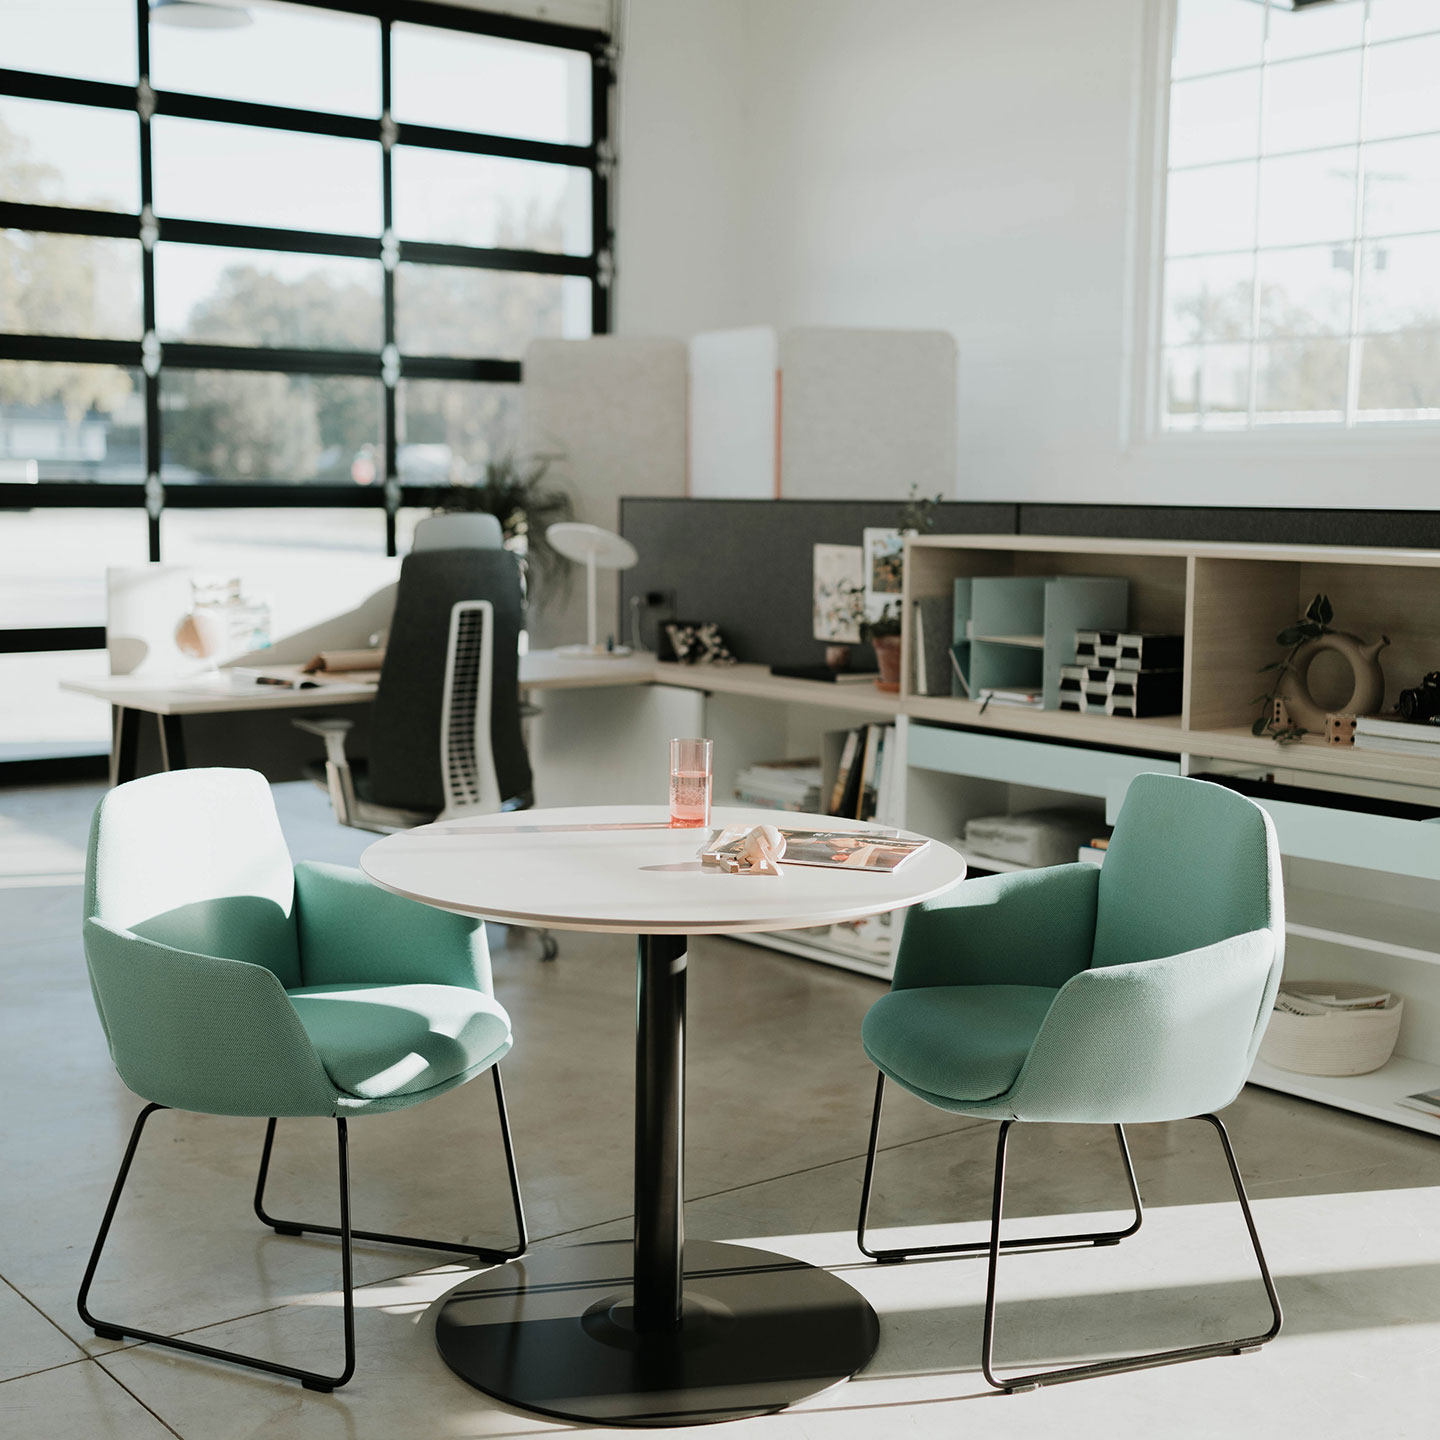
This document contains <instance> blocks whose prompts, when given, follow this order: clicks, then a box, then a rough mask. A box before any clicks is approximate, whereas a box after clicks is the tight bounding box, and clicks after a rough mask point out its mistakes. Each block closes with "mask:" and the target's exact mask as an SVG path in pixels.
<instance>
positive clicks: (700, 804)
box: [670, 740, 710, 830]
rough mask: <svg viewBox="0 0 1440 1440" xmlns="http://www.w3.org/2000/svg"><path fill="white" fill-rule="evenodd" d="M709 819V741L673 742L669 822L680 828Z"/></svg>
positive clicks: (697, 824) (693, 826)
mask: <svg viewBox="0 0 1440 1440" xmlns="http://www.w3.org/2000/svg"><path fill="white" fill-rule="evenodd" d="M709 823H710V742H709V741H708V740H672V741H671V742H670V824H671V826H672V828H674V829H677V830H693V829H698V828H699V827H700V826H702V825H708V824H709Z"/></svg>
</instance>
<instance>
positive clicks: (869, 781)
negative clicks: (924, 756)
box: [825, 725, 903, 824]
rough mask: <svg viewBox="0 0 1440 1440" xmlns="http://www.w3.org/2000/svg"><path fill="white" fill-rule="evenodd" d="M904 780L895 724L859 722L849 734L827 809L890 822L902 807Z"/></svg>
mask: <svg viewBox="0 0 1440 1440" xmlns="http://www.w3.org/2000/svg"><path fill="white" fill-rule="evenodd" d="M902 783H903V774H902V771H901V767H900V766H899V765H898V764H897V763H896V761H895V727H894V726H893V725H861V726H858V727H857V728H856V729H854V730H851V731H849V732H848V733H847V734H846V736H845V743H844V747H843V748H842V750H841V752H840V763H839V765H838V766H837V767H836V770H835V783H834V785H833V786H831V789H830V795H829V803H828V805H827V806H826V810H825V813H826V814H827V815H845V816H848V817H850V818H852V819H855V820H878V821H880V822H881V824H890V823H892V822H891V820H890V817H891V816H892V815H894V814H895V813H896V812H897V810H898V809H899V805H898V803H897V802H898V799H899V795H898V791H899V787H900V785H901V784H902Z"/></svg>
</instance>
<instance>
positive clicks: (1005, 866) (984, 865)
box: [955, 840, 1042, 875]
mask: <svg viewBox="0 0 1440 1440" xmlns="http://www.w3.org/2000/svg"><path fill="white" fill-rule="evenodd" d="M955 849H957V850H959V851H960V853H961V854H962V855H964V856H965V859H966V861H967V863H968V862H970V861H974V864H973V866H971V868H972V869H975V870H988V871H990V873H991V874H992V875H1018V874H1020V873H1021V872H1022V871H1030V870H1039V869H1041V868H1042V867H1041V866H1039V865H1021V864H1020V863H1019V861H1017V860H996V859H995V858H994V857H993V856H990V855H977V854H973V853H971V852H970V851H968V850H966V849H965V847H964V844H963V843H962V842H961V841H958V840H957V841H955Z"/></svg>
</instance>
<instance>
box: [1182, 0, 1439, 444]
mask: <svg viewBox="0 0 1440 1440" xmlns="http://www.w3.org/2000/svg"><path fill="white" fill-rule="evenodd" d="M1164 253H1165V261H1164V285H1163V304H1162V317H1161V334H1160V347H1159V355H1158V357H1157V359H1158V364H1159V368H1160V375H1159V382H1160V383H1159V385H1158V386H1157V393H1158V395H1159V403H1160V414H1159V417H1158V420H1159V424H1160V427H1161V429H1163V430H1166V431H1171V432H1174V431H1195V430H1204V431H1217V430H1219V431H1225V430H1232V431H1233V430H1246V429H1257V428H1262V427H1275V426H1284V425H1295V424H1297V423H1299V424H1313V425H1326V426H1337V427H1357V426H1367V425H1375V424H1381V423H1385V422H1390V423H1395V422H1402V423H1404V422H1408V423H1411V424H1415V423H1426V422H1436V421H1440V0H1323V3H1316V4H1303V3H1302V4H1301V5H1300V6H1299V8H1295V6H1294V3H1293V0H1177V9H1176V26H1175V32H1174V47H1173V53H1172V57H1171V80H1170V107H1169V163H1168V180H1167V187H1166V203H1165V247H1164Z"/></svg>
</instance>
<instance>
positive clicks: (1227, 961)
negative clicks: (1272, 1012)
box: [1009, 930, 1278, 1124]
mask: <svg viewBox="0 0 1440 1440" xmlns="http://www.w3.org/2000/svg"><path fill="white" fill-rule="evenodd" d="M1277 958H1278V957H1277V956H1276V954H1275V937H1274V936H1273V935H1272V934H1271V933H1270V931H1269V930H1252V931H1250V932H1249V933H1248V934H1245V935H1236V936H1233V937H1231V938H1230V939H1228V940H1220V941H1217V942H1216V943H1215V944H1214V945H1206V946H1204V947H1203V948H1201V949H1199V950H1190V951H1187V952H1185V953H1184V954H1182V955H1168V956H1166V957H1164V958H1163V959H1160V960H1141V961H1137V962H1136V963H1135V964H1132V965H1106V966H1101V967H1099V968H1097V969H1094V970H1086V971H1084V972H1083V973H1082V974H1079V975H1076V976H1075V977H1074V978H1073V979H1071V980H1069V981H1067V982H1066V983H1065V985H1064V986H1063V987H1062V988H1061V990H1060V993H1059V994H1058V995H1057V996H1056V997H1055V1000H1054V1002H1053V1004H1052V1005H1051V1006H1050V1009H1049V1011H1048V1013H1047V1014H1046V1016H1045V1020H1044V1023H1043V1024H1042V1025H1041V1026H1040V1033H1039V1034H1038V1035H1036V1037H1035V1043H1034V1044H1033V1045H1032V1046H1031V1047H1030V1054H1029V1055H1028V1056H1027V1057H1026V1060H1025V1064H1024V1066H1023V1067H1022V1068H1021V1071H1020V1074H1019V1077H1018V1078H1017V1079H1016V1081H1015V1086H1014V1089H1013V1090H1012V1091H1011V1093H1010V1098H1009V1104H1010V1107H1011V1108H1012V1110H1013V1112H1014V1113H1015V1115H1016V1117H1017V1118H1019V1119H1023V1120H1059V1121H1069V1122H1072V1123H1075V1122H1078V1123H1087V1122H1093V1123H1096V1124H1143V1123H1145V1122H1147V1121H1152V1120H1181V1119H1185V1118H1187V1117H1189V1116H1191V1115H1200V1114H1204V1113H1205V1112H1207V1111H1212V1110H1219V1109H1221V1108H1222V1107H1223V1106H1225V1105H1228V1104H1229V1103H1230V1102H1231V1101H1232V1100H1233V1099H1234V1098H1235V1096H1236V1095H1238V1094H1239V1093H1240V1087H1241V1086H1242V1085H1244V1083H1245V1079H1246V1077H1247V1075H1248V1074H1249V1073H1250V1064H1251V1061H1252V1059H1253V1058H1254V1044H1255V1042H1256V1041H1258V1038H1259V1034H1260V1032H1262V1031H1263V1029H1264V1027H1265V1024H1266V1022H1267V1021H1268V1020H1269V1007H1270V1005H1271V1003H1272V1001H1273V998H1274V992H1273V984H1272V980H1273V978H1274V977H1273V975H1272V971H1274V970H1276V969H1278V966H1277V963H1276V962H1277Z"/></svg>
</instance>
